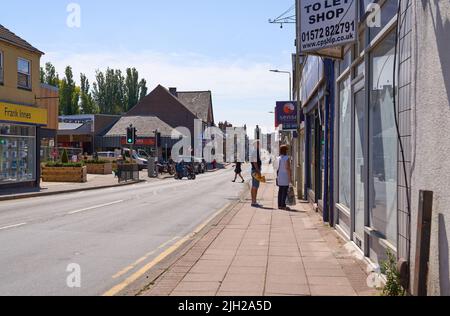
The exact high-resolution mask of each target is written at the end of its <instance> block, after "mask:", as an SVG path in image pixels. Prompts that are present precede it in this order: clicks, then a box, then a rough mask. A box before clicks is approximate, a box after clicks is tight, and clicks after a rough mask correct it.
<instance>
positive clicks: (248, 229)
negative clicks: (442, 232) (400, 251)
mask: <svg viewBox="0 0 450 316" xmlns="http://www.w3.org/2000/svg"><path fill="white" fill-rule="evenodd" d="M276 194H277V189H276V187H275V185H274V183H273V181H269V183H267V184H263V185H262V186H261V190H260V203H261V204H263V205H264V208H262V209H255V208H252V207H251V206H250V201H249V200H246V201H243V202H241V203H239V204H238V205H237V206H236V207H235V208H234V209H233V210H232V211H231V212H230V213H228V214H227V215H225V216H224V217H223V218H222V219H221V221H220V222H219V223H218V224H217V225H216V226H213V227H212V228H211V229H210V231H208V232H207V233H206V234H205V235H204V236H203V237H202V238H201V239H200V240H199V241H198V242H197V243H196V244H194V245H193V246H192V248H191V249H190V250H189V251H188V252H187V253H186V254H185V255H184V256H182V257H181V258H179V260H178V261H176V262H175V263H174V264H173V265H172V266H171V267H170V268H169V269H168V270H167V271H166V272H165V273H164V274H162V275H161V277H160V278H159V279H158V280H156V281H155V282H154V284H153V285H152V286H150V287H149V288H148V289H147V290H146V291H144V292H143V293H141V295H144V296H168V295H171V296H277V295H283V296H356V295H364V296H372V295H377V292H376V291H375V290H373V289H370V288H369V287H367V285H366V279H367V275H366V273H365V270H366V269H365V263H363V262H360V261H358V259H356V258H354V257H352V256H351V254H349V253H348V252H347V251H346V250H345V249H344V248H343V246H344V242H343V241H342V240H340V238H339V237H338V235H337V233H336V231H335V230H333V229H331V228H329V227H326V226H325V225H324V224H323V222H321V219H320V218H319V216H318V214H316V213H315V212H314V211H313V209H312V207H311V206H310V205H309V204H306V203H303V204H298V205H297V206H296V207H295V208H294V209H295V211H293V212H286V211H280V210H278V209H275V207H276Z"/></svg>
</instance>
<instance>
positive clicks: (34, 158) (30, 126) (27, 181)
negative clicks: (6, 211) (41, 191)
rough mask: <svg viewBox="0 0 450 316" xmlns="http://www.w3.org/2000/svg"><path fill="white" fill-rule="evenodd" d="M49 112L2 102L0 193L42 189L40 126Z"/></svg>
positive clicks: (0, 104)
mask: <svg viewBox="0 0 450 316" xmlns="http://www.w3.org/2000/svg"><path fill="white" fill-rule="evenodd" d="M46 124H47V111H46V110H45V109H38V108H35V107H29V106H23V105H18V104H12V103H6V102H0V189H3V188H9V187H17V186H24V187H36V186H39V177H40V174H39V167H38V166H39V164H40V155H39V152H40V148H39V147H40V142H38V141H37V140H38V139H39V132H40V126H43V125H46Z"/></svg>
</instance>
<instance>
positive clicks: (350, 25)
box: [300, 0, 357, 53]
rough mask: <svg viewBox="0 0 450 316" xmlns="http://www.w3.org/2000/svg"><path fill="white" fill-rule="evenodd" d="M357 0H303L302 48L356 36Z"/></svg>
mask: <svg viewBox="0 0 450 316" xmlns="http://www.w3.org/2000/svg"><path fill="white" fill-rule="evenodd" d="M356 2H357V1H356V0H301V1H300V3H301V9H300V18H301V43H300V45H301V46H300V47H301V51H302V52H305V53H306V52H316V51H318V50H322V49H324V48H331V47H336V46H343V45H345V44H348V43H351V42H354V41H355V40H356Z"/></svg>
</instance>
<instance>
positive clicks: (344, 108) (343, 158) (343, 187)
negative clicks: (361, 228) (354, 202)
mask: <svg viewBox="0 0 450 316" xmlns="http://www.w3.org/2000/svg"><path fill="white" fill-rule="evenodd" d="M350 84H351V80H350V77H348V78H347V79H346V80H345V81H343V82H342V83H341V84H340V91H339V99H340V103H339V204H341V205H343V206H345V207H347V208H348V209H350V208H351V161H352V159H351V153H352V148H351V139H352V135H351V133H352V108H351V99H350V93H351V86H350Z"/></svg>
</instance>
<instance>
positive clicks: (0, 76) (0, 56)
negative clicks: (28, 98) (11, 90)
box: [0, 51, 3, 84]
mask: <svg viewBox="0 0 450 316" xmlns="http://www.w3.org/2000/svg"><path fill="white" fill-rule="evenodd" d="M2 83H3V52H2V51H0V84H2Z"/></svg>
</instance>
